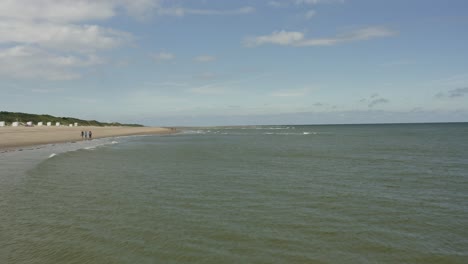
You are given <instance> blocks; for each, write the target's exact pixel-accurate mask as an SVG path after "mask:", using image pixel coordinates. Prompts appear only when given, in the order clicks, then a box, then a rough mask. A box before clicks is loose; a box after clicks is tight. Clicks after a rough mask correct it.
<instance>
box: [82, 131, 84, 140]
mask: <svg viewBox="0 0 468 264" xmlns="http://www.w3.org/2000/svg"><path fill="white" fill-rule="evenodd" d="M81 138H82V139H84V131H83V130H81Z"/></svg>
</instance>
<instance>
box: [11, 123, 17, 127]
mask: <svg viewBox="0 0 468 264" xmlns="http://www.w3.org/2000/svg"><path fill="white" fill-rule="evenodd" d="M11 126H14V127H17V126H19V122H13V123H11Z"/></svg>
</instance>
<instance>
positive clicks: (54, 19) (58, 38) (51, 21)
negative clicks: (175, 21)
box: [0, 0, 255, 79]
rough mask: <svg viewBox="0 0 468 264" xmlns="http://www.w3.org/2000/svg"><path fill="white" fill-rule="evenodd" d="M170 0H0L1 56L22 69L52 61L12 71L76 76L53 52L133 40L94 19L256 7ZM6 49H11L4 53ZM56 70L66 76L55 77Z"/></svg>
mask: <svg viewBox="0 0 468 264" xmlns="http://www.w3.org/2000/svg"><path fill="white" fill-rule="evenodd" d="M174 5H175V4H174V2H171V1H163V0H0V53H2V54H4V58H3V59H4V60H6V58H7V57H8V61H9V62H10V63H12V64H14V65H16V66H18V67H20V65H22V66H21V67H20V68H22V69H26V67H27V65H30V66H33V65H35V66H37V65H48V67H51V69H50V71H48V70H47V69H40V70H39V69H38V70H35V69H32V72H36V73H37V74H26V73H14V72H11V76H12V77H17V78H21V77H22V76H25V77H37V78H46V79H73V78H79V76H80V74H78V73H74V71H73V69H72V68H73V67H75V66H72V65H71V64H73V63H71V64H67V63H65V64H64V65H63V67H64V68H63V69H57V68H56V67H55V66H54V65H56V64H54V63H51V62H50V60H51V58H58V59H59V60H64V59H63V58H91V57H96V58H97V57H98V56H97V55H96V54H97V53H98V52H100V51H102V50H107V49H112V48H116V47H121V46H124V45H126V44H129V43H131V42H132V40H133V36H132V35H131V34H130V33H128V32H124V31H120V30H117V29H113V28H110V27H106V26H98V25H96V23H95V22H96V21H104V20H108V19H110V18H113V17H116V16H118V15H122V14H126V15H129V16H132V17H134V18H137V19H141V18H146V17H148V16H151V15H176V16H183V15H185V14H192V15H237V14H239V15H241V14H249V13H252V12H254V11H255V9H254V8H253V7H250V6H247V7H242V8H237V9H227V10H211V9H191V8H184V7H173V6H174ZM11 47H16V48H18V47H21V49H28V52H29V53H28V54H29V55H28V56H30V58H34V59H33V60H32V61H33V62H32V63H28V62H26V61H24V60H23V59H24V57H21V56H13V55H12V54H11V53H12V50H10V48H11ZM32 47H34V51H32V50H31V49H32ZM5 54H10V55H9V56H7V57H5V56H6V55H5ZM159 55H160V56H159V57H157V59H161V60H171V59H173V58H174V56H173V55H172V54H159ZM40 60H44V61H40ZM64 61H67V59H65V60H64ZM80 67H84V66H80ZM5 68H6V67H5V66H2V69H3V72H2V74H5V73H6V69H5ZM39 71H42V73H39ZM52 73H53V74H52ZM58 73H63V74H64V76H63V77H54V76H55V74H58Z"/></svg>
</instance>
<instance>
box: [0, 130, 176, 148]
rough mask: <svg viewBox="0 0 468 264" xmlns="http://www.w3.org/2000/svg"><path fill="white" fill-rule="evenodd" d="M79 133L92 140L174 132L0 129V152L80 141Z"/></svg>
mask: <svg viewBox="0 0 468 264" xmlns="http://www.w3.org/2000/svg"><path fill="white" fill-rule="evenodd" d="M81 131H92V133H93V139H96V138H105V137H115V136H130V135H153V134H169V133H173V132H174V130H172V129H170V128H162V127H124V126H121V127H94V126H82V127H65V126H60V127H47V126H42V127H0V150H5V149H14V148H18V147H26V146H35V145H43V144H52V143H64V142H74V141H81V140H83V139H82V138H81Z"/></svg>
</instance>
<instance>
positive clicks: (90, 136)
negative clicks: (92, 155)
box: [88, 131, 93, 139]
mask: <svg viewBox="0 0 468 264" xmlns="http://www.w3.org/2000/svg"><path fill="white" fill-rule="evenodd" d="M88 137H89V139H92V138H93V132H91V131H89V132H88Z"/></svg>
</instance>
